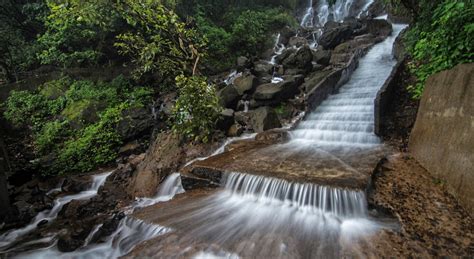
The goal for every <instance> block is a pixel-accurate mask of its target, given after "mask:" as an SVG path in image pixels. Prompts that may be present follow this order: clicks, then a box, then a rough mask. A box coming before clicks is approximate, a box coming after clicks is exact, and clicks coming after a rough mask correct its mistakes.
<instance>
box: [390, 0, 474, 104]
mask: <svg viewBox="0 0 474 259" xmlns="http://www.w3.org/2000/svg"><path fill="white" fill-rule="evenodd" d="M395 2H396V3H398V4H403V6H405V7H406V8H408V9H409V10H410V11H411V13H412V14H413V15H414V16H413V17H414V18H415V22H414V24H413V26H412V27H411V28H410V30H409V31H408V33H407V35H406V37H405V42H406V44H407V47H408V51H409V52H410V54H411V56H412V62H411V63H410V64H409V65H410V70H411V72H412V73H413V74H414V75H415V76H416V77H417V79H418V82H417V83H416V84H415V85H412V86H410V88H409V90H410V91H411V93H412V95H413V97H414V98H420V96H421V94H422V93H423V89H424V84H425V81H426V79H427V78H428V77H429V76H430V75H432V74H434V73H437V72H439V71H442V70H445V69H450V68H452V67H454V66H456V65H457V64H461V63H469V62H473V61H474V54H473V53H474V43H473V42H474V5H473V4H472V0H442V1H441V0H437V1H431V0H430V1H428V0H424V1H412V0H397V1H395Z"/></svg>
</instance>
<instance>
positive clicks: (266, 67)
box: [253, 61, 273, 77]
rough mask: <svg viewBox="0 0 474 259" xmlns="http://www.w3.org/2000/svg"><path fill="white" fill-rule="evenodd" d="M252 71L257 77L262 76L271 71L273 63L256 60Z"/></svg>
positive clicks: (269, 73)
mask: <svg viewBox="0 0 474 259" xmlns="http://www.w3.org/2000/svg"><path fill="white" fill-rule="evenodd" d="M253 73H254V74H255V75H257V76H258V77H264V76H267V75H271V74H272V73H273V65H272V64H270V63H268V62H266V61H257V62H255V63H254V65H253Z"/></svg>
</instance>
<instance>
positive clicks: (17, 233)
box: [0, 172, 112, 251]
mask: <svg viewBox="0 0 474 259" xmlns="http://www.w3.org/2000/svg"><path fill="white" fill-rule="evenodd" d="M111 173H112V172H108V173H104V174H100V175H95V176H93V178H92V185H91V187H90V188H89V189H87V190H85V191H83V192H80V193H78V194H72V195H67V196H63V197H59V198H57V199H56V200H55V201H54V205H53V208H52V209H50V210H45V211H42V212H40V213H38V215H36V217H35V218H34V219H33V220H32V222H31V223H30V224H28V225H27V226H25V227H23V228H20V229H16V230H13V231H9V232H7V233H5V234H3V235H1V236H0V251H1V250H3V249H5V248H8V247H9V246H10V245H11V244H13V243H14V242H15V241H17V240H18V239H19V238H20V237H22V236H24V235H26V234H28V233H30V232H31V231H33V230H35V229H36V228H37V227H38V224H39V223H40V222H45V221H47V222H51V221H53V220H54V219H55V218H56V217H57V216H58V213H59V212H60V211H61V209H62V208H63V207H64V205H66V204H68V203H69V202H71V201H72V200H87V199H90V198H92V197H94V196H96V195H97V191H98V190H99V188H100V187H101V186H102V185H103V184H104V183H105V180H106V179H107V177H108V176H109V175H110V174H111ZM54 190H55V191H56V190H58V188H55V189H54Z"/></svg>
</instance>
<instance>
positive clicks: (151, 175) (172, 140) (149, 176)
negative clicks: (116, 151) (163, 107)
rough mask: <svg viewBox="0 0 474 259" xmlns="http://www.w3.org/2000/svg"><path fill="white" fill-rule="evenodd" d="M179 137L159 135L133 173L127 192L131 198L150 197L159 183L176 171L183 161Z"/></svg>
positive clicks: (169, 134) (165, 133)
mask: <svg viewBox="0 0 474 259" xmlns="http://www.w3.org/2000/svg"><path fill="white" fill-rule="evenodd" d="M181 141H182V139H181V137H180V136H178V135H176V134H174V133H171V132H162V133H160V134H159V135H158V136H157V138H156V140H155V142H154V143H153V144H152V146H151V147H150V148H149V150H148V151H147V155H146V157H145V159H144V160H143V162H142V163H140V164H139V165H138V167H137V170H136V172H135V173H134V175H133V177H132V180H131V185H130V188H129V190H128V192H129V193H130V195H131V196H132V197H151V196H154V195H155V194H156V191H157V189H158V185H159V183H160V182H161V181H162V180H163V179H164V178H165V177H166V176H167V175H168V174H170V173H172V172H175V171H176V170H178V168H179V166H180V165H181V162H182V159H183V155H184V153H183V150H182V146H181Z"/></svg>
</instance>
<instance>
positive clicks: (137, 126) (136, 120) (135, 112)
mask: <svg viewBox="0 0 474 259" xmlns="http://www.w3.org/2000/svg"><path fill="white" fill-rule="evenodd" d="M152 128H153V117H152V115H151V113H150V112H149V111H148V110H147V109H145V108H129V109H126V110H124V111H122V120H120V122H119V123H118V125H117V132H118V133H119V134H120V136H121V137H122V139H124V140H131V139H136V138H138V137H141V136H142V135H143V134H146V133H148V132H150V130H151V129H152Z"/></svg>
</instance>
